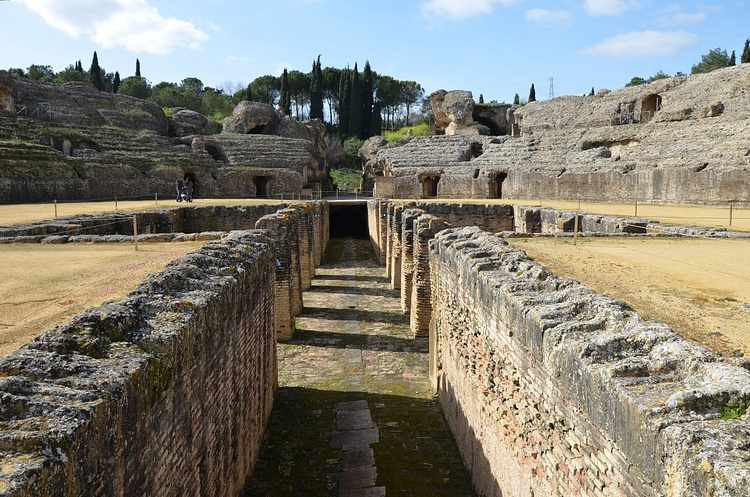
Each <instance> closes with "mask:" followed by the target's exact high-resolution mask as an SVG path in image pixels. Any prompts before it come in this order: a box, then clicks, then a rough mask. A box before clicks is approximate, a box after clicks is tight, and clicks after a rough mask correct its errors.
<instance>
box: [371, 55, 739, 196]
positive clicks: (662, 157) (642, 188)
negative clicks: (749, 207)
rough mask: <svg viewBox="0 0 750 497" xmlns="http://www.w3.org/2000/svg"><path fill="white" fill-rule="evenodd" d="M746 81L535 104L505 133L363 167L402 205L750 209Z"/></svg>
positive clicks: (395, 153) (693, 81) (671, 81)
mask: <svg viewBox="0 0 750 497" xmlns="http://www.w3.org/2000/svg"><path fill="white" fill-rule="evenodd" d="M749 82H750V66H747V65H742V64H740V65H737V66H733V67H727V68H724V69H720V70H717V71H712V72H710V73H707V74H696V75H691V76H689V77H675V78H667V79H663V80H657V81H654V82H652V83H650V84H648V85H639V86H634V87H627V88H621V89H617V90H614V91H611V92H610V91H602V92H600V93H599V94H597V95H596V96H588V97H576V96H563V97H557V98H552V99H549V100H543V101H536V102H530V103H528V104H527V105H524V106H522V107H518V106H516V107H513V108H511V109H508V112H507V117H509V118H510V120H511V122H509V123H508V127H507V128H506V129H508V130H510V129H511V128H512V132H511V133H509V134H508V135H503V136H494V137H487V136H430V137H415V138H414V139H413V140H411V141H409V142H404V143H401V144H389V145H383V146H380V147H379V148H371V149H370V150H368V162H367V164H366V165H365V167H364V172H365V174H367V175H368V176H369V177H370V178H371V179H373V180H374V181H375V190H376V192H378V194H381V195H384V196H387V197H390V198H398V199H413V198H429V197H438V198H510V199H513V198H517V199H562V200H575V199H582V200H587V201H608V202H632V201H634V200H636V201H638V202H642V203H666V204H726V203H729V202H741V203H743V204H747V203H750V188H748V185H750V175H749V173H748V165H750V158H748V157H749V156H748V146H747V139H746V137H747V135H748V132H749V130H750V124H748V119H747V115H748V111H749V110H750V104H748V99H747V98H746V97H745V88H747V85H748V83H749ZM509 135H512V136H509ZM436 180H437V185H434V183H435V181H436ZM379 183H382V185H381V184H379Z"/></svg>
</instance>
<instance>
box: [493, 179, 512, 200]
mask: <svg viewBox="0 0 750 497" xmlns="http://www.w3.org/2000/svg"><path fill="white" fill-rule="evenodd" d="M507 178H508V173H497V174H496V175H495V177H494V178H492V182H491V183H490V198H503V182H504V181H505V180H506V179H507Z"/></svg>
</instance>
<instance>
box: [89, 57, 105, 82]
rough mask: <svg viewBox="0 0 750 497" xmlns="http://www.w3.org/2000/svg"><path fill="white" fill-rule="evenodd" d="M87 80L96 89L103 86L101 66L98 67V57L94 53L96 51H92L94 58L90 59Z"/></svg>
mask: <svg viewBox="0 0 750 497" xmlns="http://www.w3.org/2000/svg"><path fill="white" fill-rule="evenodd" d="M89 81H90V82H91V84H93V85H94V86H96V88H97V90H101V89H103V88H104V82H103V81H102V68H101V67H99V57H98V56H97V55H96V52H94V58H93V59H92V60H91V68H90V69H89Z"/></svg>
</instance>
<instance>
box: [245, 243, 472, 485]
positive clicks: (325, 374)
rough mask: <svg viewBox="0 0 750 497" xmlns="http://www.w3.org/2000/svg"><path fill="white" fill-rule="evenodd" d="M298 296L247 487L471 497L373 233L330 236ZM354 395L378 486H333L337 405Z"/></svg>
mask: <svg viewBox="0 0 750 497" xmlns="http://www.w3.org/2000/svg"><path fill="white" fill-rule="evenodd" d="M304 304H305V309H304V311H303V313H302V315H301V316H300V317H299V318H298V319H297V331H296V332H295V336H294V339H293V340H291V341H289V342H284V343H280V344H279V391H278V394H277V396H276V399H275V403H274V411H273V413H272V415H271V419H270V421H269V426H268V429H267V432H266V435H265V436H264V441H263V446H262V449H261V454H260V457H259V460H258V463H257V464H256V467H255V471H254V473H253V477H252V478H251V479H250V480H249V481H248V485H247V488H246V489H245V493H244V495H245V496H246V497H249V496H267V497H271V496H279V497H280V496H337V495H342V496H343V495H346V496H350V495H352V496H353V495H362V496H367V495H382V491H383V489H385V495H388V496H430V497H442V496H446V497H447V496H451V497H462V496H472V495H474V494H473V493H472V491H471V487H470V484H469V483H468V480H467V478H466V474H465V472H464V469H463V466H462V464H461V460H460V458H459V455H458V452H457V449H456V445H455V442H454V441H453V438H452V437H451V434H450V432H449V431H448V429H447V427H446V425H445V421H444V419H443V416H442V414H441V412H440V409H439V407H438V404H437V401H436V399H435V396H434V395H433V392H432V391H431V389H430V385H429V381H428V362H427V361H428V347H427V342H426V340H422V339H420V340H415V339H414V338H412V337H411V336H410V332H409V324H408V317H407V316H405V315H404V314H403V313H402V312H401V305H400V301H399V295H398V292H397V291H394V290H391V289H390V285H389V282H388V280H387V279H386V277H385V269H384V268H383V267H381V266H379V265H378V264H377V263H376V262H375V261H374V256H373V254H372V249H371V247H370V244H369V241H368V240H351V239H347V240H346V241H345V240H340V239H335V240H332V241H331V243H330V244H329V247H328V250H327V251H326V260H325V261H324V264H323V265H322V266H321V267H320V268H318V269H317V271H316V277H315V279H314V280H313V286H312V288H311V289H310V290H309V291H307V292H305V294H304ZM354 401H365V402H366V407H367V408H369V411H370V415H371V417H372V422H373V424H374V425H375V427H376V429H377V432H378V433H377V435H378V438H377V441H376V442H374V443H369V442H370V440H372V439H371V438H370V439H368V440H367V441H366V442H365V443H366V444H367V443H369V447H370V448H372V449H373V452H374V459H375V468H376V473H377V477H376V482H375V485H376V487H369V488H366V489H363V490H356V491H352V490H345V489H344V488H342V491H341V494H339V477H340V475H341V472H342V467H341V456H342V449H341V448H338V447H337V448H333V447H332V437H333V436H334V433H337V435H338V432H336V413H337V411H336V410H337V405H345V403H350V402H354ZM363 405H365V404H363ZM365 416H366V415H365ZM370 435H371V433H368V434H367V436H368V437H369V436H370ZM333 445H337V443H335V442H334V443H333ZM362 447H364V448H366V447H368V446H367V445H363V446H362ZM364 473H367V474H369V471H363V474H364ZM342 481H343V480H342ZM369 484H371V482H370V483H369ZM347 485H349V483H347ZM355 487H356V485H355Z"/></svg>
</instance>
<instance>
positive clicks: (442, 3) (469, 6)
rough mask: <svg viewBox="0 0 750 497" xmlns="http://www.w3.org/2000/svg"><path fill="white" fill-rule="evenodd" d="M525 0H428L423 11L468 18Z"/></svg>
mask: <svg viewBox="0 0 750 497" xmlns="http://www.w3.org/2000/svg"><path fill="white" fill-rule="evenodd" d="M522 1H523V0H428V1H427V2H425V3H423V4H422V11H423V12H425V13H426V14H432V15H435V16H445V17H450V18H451V19H456V20H460V19H466V18H468V17H473V16H477V15H479V14H489V13H490V12H492V10H493V9H494V8H495V6H496V5H513V4H516V3H519V2H522Z"/></svg>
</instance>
